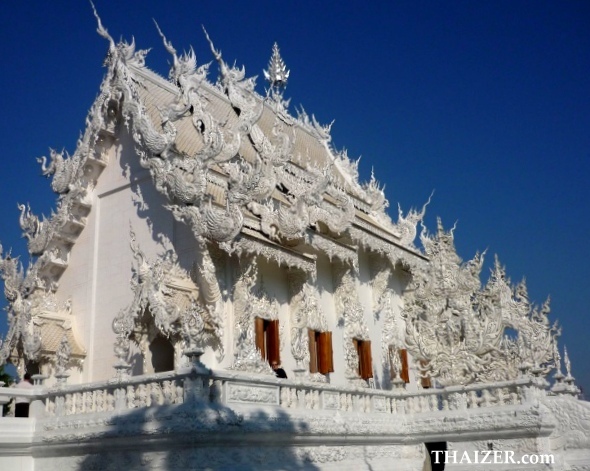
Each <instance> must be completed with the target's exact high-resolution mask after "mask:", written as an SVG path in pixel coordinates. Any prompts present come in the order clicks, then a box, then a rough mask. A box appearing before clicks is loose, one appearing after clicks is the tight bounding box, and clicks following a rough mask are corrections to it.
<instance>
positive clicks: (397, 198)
mask: <svg viewBox="0 0 590 471" xmlns="http://www.w3.org/2000/svg"><path fill="white" fill-rule="evenodd" d="M95 4H96V7H97V9H98V11H99V14H100V15H101V17H102V20H103V23H104V25H105V26H106V28H107V29H108V30H109V32H110V33H111V35H112V36H113V37H114V38H115V39H118V38H120V37H123V38H126V39H128V40H130V39H131V38H132V37H133V36H134V37H135V40H136V43H137V46H138V47H139V48H150V47H151V48H153V49H152V51H151V52H150V54H149V55H148V57H147V65H148V66H149V67H150V68H152V69H153V70H156V71H159V72H160V73H161V74H162V75H167V72H168V63H169V59H170V58H169V55H168V54H167V52H166V51H165V50H164V48H163V46H162V42H161V40H160V38H159V36H158V33H157V31H156V29H155V27H154V24H153V21H152V19H156V20H157V21H158V23H159V25H160V27H161V28H162V30H163V32H164V33H165V34H166V35H167V37H168V39H170V40H171V41H172V43H173V44H174V46H175V47H176V49H177V50H179V51H182V50H183V49H185V50H186V49H188V48H189V47H190V46H193V47H194V49H195V51H196V53H197V60H198V61H199V63H201V64H202V63H204V62H209V61H211V60H212V56H211V54H210V52H209V50H208V46H207V44H206V42H205V39H204V36H203V33H202V30H201V25H204V26H205V27H206V28H207V30H208V32H209V34H210V36H211V37H212V39H213V40H214V42H215V45H216V47H217V48H220V49H221V50H222V52H223V54H224V58H225V59H226V60H227V61H231V62H233V60H234V59H235V60H236V63H237V64H238V65H245V67H246V73H247V75H248V76H252V75H259V80H258V87H259V90H260V91H262V90H263V86H264V83H263V80H262V69H263V68H265V67H266V66H267V63H268V59H269V57H270V52H271V48H272V44H273V42H274V41H277V42H278V44H279V46H280V48H281V53H282V55H283V58H284V60H285V62H286V63H287V66H288V67H289V68H290V69H291V76H290V79H289V84H288V87H287V90H286V93H285V95H286V96H287V97H290V98H291V99H292V101H291V105H292V106H297V107H299V106H300V105H303V107H304V108H305V110H306V111H307V112H308V113H310V114H311V113H314V114H315V116H316V117H317V118H318V120H319V121H320V122H322V123H328V122H330V121H332V120H335V123H334V126H333V127H332V136H333V144H334V146H335V147H336V148H337V149H342V148H347V149H348V152H349V156H352V157H355V158H356V157H359V156H362V159H361V163H360V171H361V178H362V179H363V180H368V179H369V177H370V171H371V168H374V170H375V174H376V176H377V178H378V179H379V180H380V181H381V182H383V183H385V184H386V185H387V189H386V193H387V196H388V198H389V200H390V202H391V210H392V211H393V213H394V215H395V213H397V203H398V202H399V203H400V204H401V206H402V208H403V209H404V211H407V210H408V209H409V208H410V207H412V206H413V207H420V206H422V204H423V203H424V202H425V201H426V200H427V199H428V196H429V195H430V193H431V192H432V191H433V190H435V195H434V198H433V201H432V203H431V204H430V206H429V208H428V212H427V216H426V222H427V225H428V226H429V228H430V229H431V230H434V229H435V228H436V225H435V224H436V217H437V216H440V217H441V218H442V220H443V224H444V225H445V226H446V227H451V226H452V225H453V224H455V222H457V229H456V231H455V241H456V245H457V248H458V251H459V254H460V255H461V256H462V257H463V258H464V259H470V258H471V257H473V255H474V254H475V252H476V251H478V250H485V249H488V255H487V263H486V266H485V268H484V271H485V273H484V278H487V273H488V272H489V266H490V263H491V262H492V261H493V255H494V254H498V256H499V257H500V260H501V262H502V263H503V264H504V265H506V268H507V272H508V275H509V276H510V277H511V279H512V280H513V281H514V282H517V281H520V280H521V279H522V278H523V277H526V279H527V283H528V288H529V295H530V297H531V299H533V300H534V301H535V302H537V303H542V302H543V301H544V300H545V299H546V297H547V296H548V295H551V299H552V314H551V316H552V319H559V320H560V323H561V324H562V325H563V336H562V340H561V343H562V345H563V344H564V343H565V344H566V345H567V347H568V350H569V352H570V356H571V359H572V366H573V374H574V376H576V377H577V379H578V380H579V383H581V384H582V385H583V386H584V388H585V389H586V391H589V392H590V362H589V361H588V354H589V353H590V348H589V346H588V345H589V340H588V333H589V331H590V321H589V315H590V307H589V306H588V301H587V299H588V297H589V294H590V293H589V292H590V281H589V280H590V249H589V248H588V247H589V245H588V242H587V239H588V237H589V236H590V204H589V198H588V188H589V184H588V182H589V181H590V2H584V1H567V2H564V1H543V0H530V1H518V0H508V1H506V0H495V1H493V2H474V1H472V0H466V1H446V2H442V1H431V2H423V1H415V0H414V1H407V2H400V1H391V0H388V1H371V2H366V1H363V2H361V1H356V0H349V1H346V2H343V1H318V0H316V1H313V2H312V1H308V0H297V1H289V0H284V1H282V2H278V1H270V0H269V1H262V0H249V1H247V2H246V1H221V0H215V1H208V0H201V1H194V0H193V1H187V0H179V1H172V0H169V1H153V0H141V1H140V0H126V1H124V2H116V3H115V2H107V1H106V0H96V1H95ZM73 5H75V6H73ZM0 8H1V12H2V13H1V15H0V57H1V59H2V66H3V73H2V74H1V75H0V90H1V93H0V109H1V110H2V119H1V121H0V122H1V128H0V129H1V131H0V136H1V138H2V151H3V157H2V169H1V171H0V209H1V211H2V218H0V241H1V242H2V244H3V246H4V248H5V250H6V249H7V248H9V247H13V255H16V254H23V255H25V254H26V247H25V244H24V241H23V240H22V239H20V229H19V227H18V211H17V208H16V203H17V202H27V201H30V202H31V207H32V209H33V211H34V212H35V213H37V214H40V213H45V214H48V213H49V211H50V209H51V208H52V207H53V206H54V204H55V196H54V195H53V194H52V193H51V191H50V189H49V181H47V180H45V179H44V178H42V177H41V176H40V167H39V165H38V164H37V163H36V161H35V158H37V157H40V156H42V155H47V154H48V149H49V147H52V148H56V149H62V148H65V149H67V150H69V151H70V152H73V150H74V148H75V143H76V140H77V138H78V135H79V133H80V131H81V130H82V129H83V127H84V119H85V117H86V113H87V111H88V109H89V107H90V105H91V104H92V102H93V100H94V98H95V97H96V95H97V93H98V87H99V84H100V81H101V78H102V76H103V74H104V71H105V69H103V68H102V67H101V65H102V61H103V59H104V57H105V54H106V51H107V44H106V42H105V41H104V40H103V39H102V38H101V37H99V36H98V35H97V34H96V32H95V30H96V23H95V20H94V17H93V16H92V11H91V8H90V5H89V4H87V3H86V2H83V1H81V2H80V1H77V2H71V1H65V0H53V1H51V2H42V1H38V0H37V1H28V2H16V1H13V2H2V5H1V7H0ZM3 323H4V321H3V320H2V318H0V325H1V324H3ZM1 330H2V328H1V327H0V331H1Z"/></svg>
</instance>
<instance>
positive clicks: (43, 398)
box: [0, 369, 536, 417]
mask: <svg viewBox="0 0 590 471" xmlns="http://www.w3.org/2000/svg"><path fill="white" fill-rule="evenodd" d="M535 387H536V386H535V385H534V384H533V383H532V381H531V380H530V379H528V378H523V379H519V380H514V381H506V382H500V383H488V384H473V385H469V386H452V387H447V388H443V389H424V390H419V391H415V392H408V391H406V390H403V389H395V390H379V389H363V388H347V387H339V386H334V385H330V384H326V383H310V382H296V381H291V380H285V379H276V378H273V377H268V376H264V375H251V374H246V373H240V372H233V371H211V372H210V374H196V373H195V372H193V371H192V370H191V369H186V370H184V371H180V372H172V371H171V372H166V373H158V374H153V375H144V376H135V377H129V378H126V379H118V380H116V381H112V382H109V381H104V382H97V383H88V384H83V385H56V386H55V387H53V388H44V387H37V388H36V389H35V390H29V391H30V392H29V391H27V393H28V395H30V396H31V399H33V400H36V401H38V402H39V401H40V402H41V403H42V404H43V406H44V407H37V408H36V409H35V410H38V411H41V410H44V413H43V414H39V413H36V414H35V415H45V416H46V417H61V416H70V415H78V414H96V413H102V412H106V413H108V412H111V413H118V412H123V411H126V410H132V409H140V408H146V407H150V406H156V405H158V406H165V405H175V404H183V403H188V402H195V401H199V402H205V403H206V402H212V403H217V404H220V405H225V406H228V407H244V406H255V405H257V406H274V407H281V408H285V409H305V410H317V411H321V410H325V411H342V412H360V413H375V414H401V415H404V414H420V413H433V412H438V411H443V412H444V411H455V410H458V411H460V410H468V409H482V408H487V407H495V406H509V405H519V404H523V403H525V402H527V401H528V400H529V398H530V395H529V394H528V391H530V390H531V389H534V388H535ZM21 393H22V390H20V391H19V390H18V389H16V388H0V404H2V403H3V401H4V402H7V401H8V399H7V398H9V397H14V396H18V395H22V394H21Z"/></svg>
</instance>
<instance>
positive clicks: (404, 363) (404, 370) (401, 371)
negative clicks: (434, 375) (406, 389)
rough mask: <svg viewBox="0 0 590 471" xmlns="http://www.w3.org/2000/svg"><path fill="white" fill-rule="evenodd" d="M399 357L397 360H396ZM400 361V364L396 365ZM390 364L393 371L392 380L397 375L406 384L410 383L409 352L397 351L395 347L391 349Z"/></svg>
mask: <svg viewBox="0 0 590 471" xmlns="http://www.w3.org/2000/svg"><path fill="white" fill-rule="evenodd" d="M396 357H397V358H396ZM397 360H399V364H398V365H396V364H395V363H396V362H397ZM389 362H390V365H389V366H390V368H389V371H391V379H394V378H395V377H396V376H397V375H399V378H400V379H401V380H402V381H403V382H404V383H406V384H407V383H409V382H410V369H409V368H408V351H407V350H406V349H405V348H400V349H399V350H396V349H395V348H394V347H389Z"/></svg>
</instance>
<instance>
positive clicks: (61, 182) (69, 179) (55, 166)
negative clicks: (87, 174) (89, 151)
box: [37, 149, 81, 195]
mask: <svg viewBox="0 0 590 471" xmlns="http://www.w3.org/2000/svg"><path fill="white" fill-rule="evenodd" d="M64 153H65V155H66V158H64ZM49 155H50V159H51V160H50V162H49V165H47V158H46V157H45V156H43V157H41V158H39V159H37V162H39V163H40V164H41V170H42V172H43V175H44V176H46V177H48V178H49V176H50V175H53V180H52V181H51V188H52V190H53V191H54V192H56V193H58V194H60V195H62V194H65V193H68V192H69V191H71V190H73V189H76V186H77V184H78V177H79V176H78V172H79V170H80V162H81V156H80V154H79V153H75V154H74V155H73V156H70V155H69V154H68V153H67V152H64V151H62V152H56V151H55V150H53V149H50V154H49Z"/></svg>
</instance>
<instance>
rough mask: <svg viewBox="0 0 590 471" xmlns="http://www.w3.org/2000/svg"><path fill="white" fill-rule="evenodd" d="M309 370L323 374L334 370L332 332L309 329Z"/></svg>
mask: <svg viewBox="0 0 590 471" xmlns="http://www.w3.org/2000/svg"><path fill="white" fill-rule="evenodd" d="M308 332H309V372H310V373H321V374H323V375H325V374H328V373H331V372H332V371H334V355H333V353H332V332H318V331H316V330H311V329H309V331H308Z"/></svg>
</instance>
